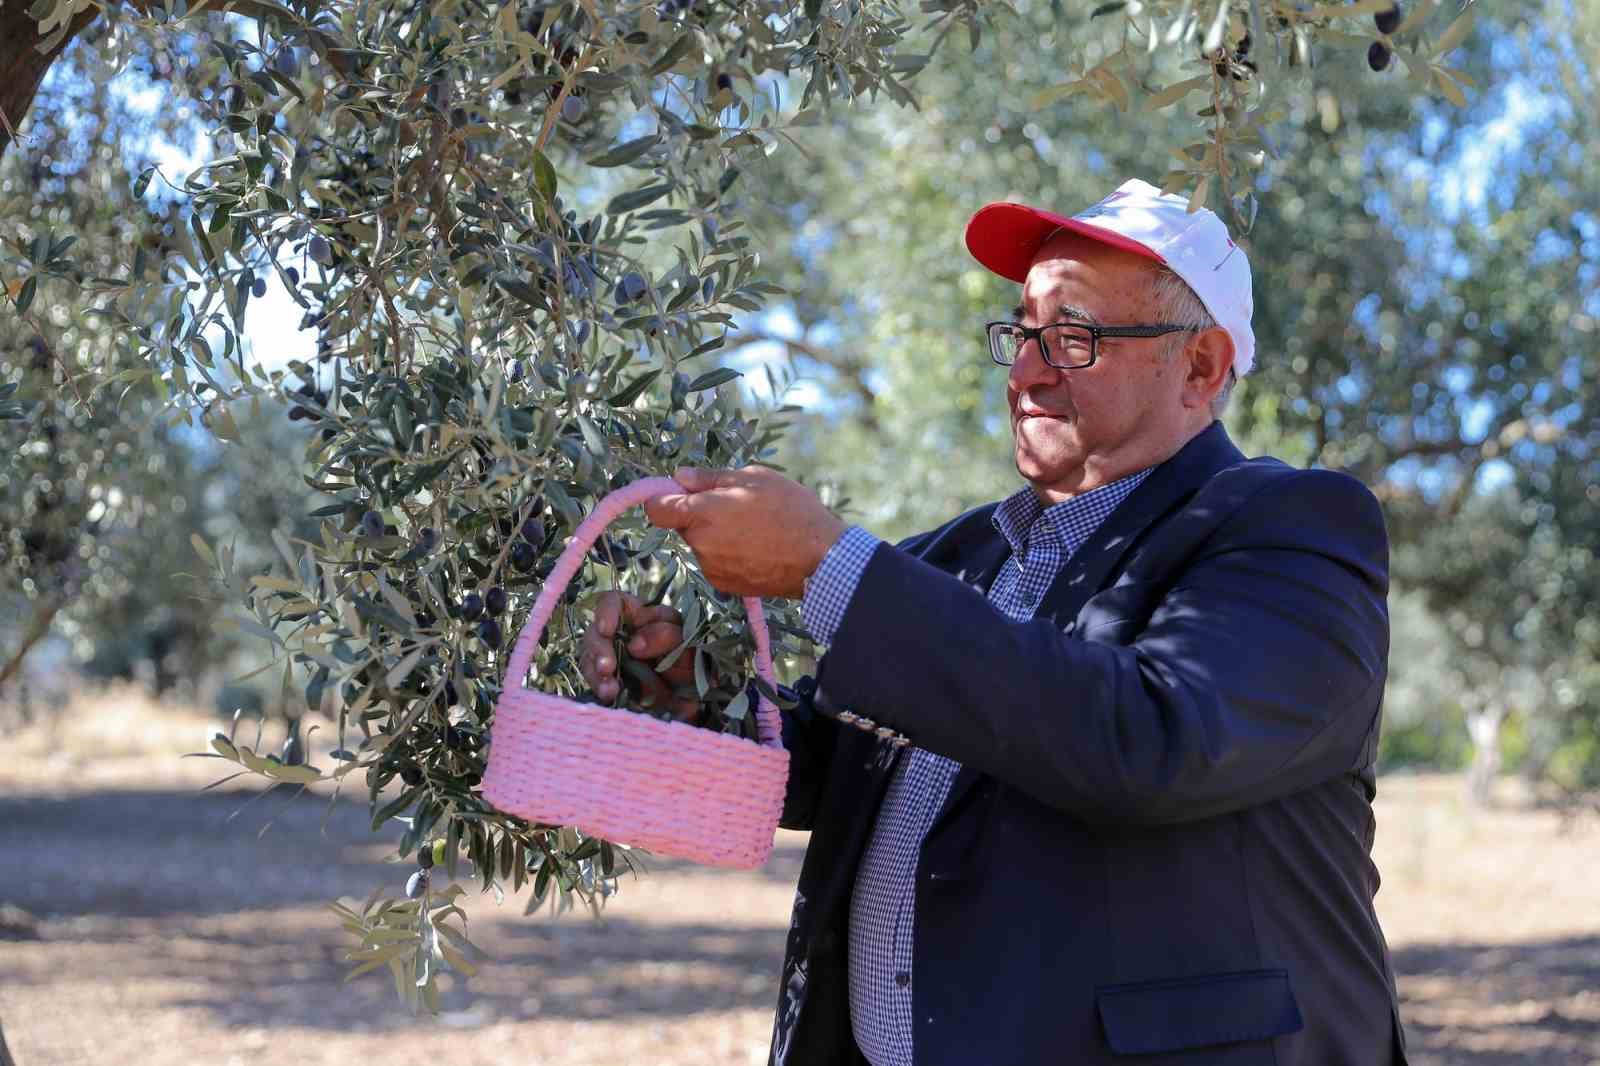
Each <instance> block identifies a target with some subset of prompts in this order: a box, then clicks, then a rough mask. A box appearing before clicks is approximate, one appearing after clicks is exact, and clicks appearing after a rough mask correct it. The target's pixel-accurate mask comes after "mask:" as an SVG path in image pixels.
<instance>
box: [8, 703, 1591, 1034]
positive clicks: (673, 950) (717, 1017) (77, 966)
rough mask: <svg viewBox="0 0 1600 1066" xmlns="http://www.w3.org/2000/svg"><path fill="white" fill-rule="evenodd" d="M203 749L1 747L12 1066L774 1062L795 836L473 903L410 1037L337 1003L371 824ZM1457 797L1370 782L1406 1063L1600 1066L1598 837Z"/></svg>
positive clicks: (146, 718)
mask: <svg viewBox="0 0 1600 1066" xmlns="http://www.w3.org/2000/svg"><path fill="white" fill-rule="evenodd" d="M63 723H65V724H63ZM210 728H211V722H210V720H209V719H208V718H206V717H205V716H202V715H197V714H183V713H173V712H171V711H170V710H163V709H157V708H152V707H150V706H149V705H148V704H144V703H142V702H141V701H140V700H138V699H136V698H133V697H121V698H116V699H112V700H109V701H103V702H102V703H100V704H99V705H98V706H97V707H96V708H95V710H94V712H93V713H92V714H85V713H74V714H71V715H65V716H62V717H61V718H59V719H58V720H57V722H56V724H54V725H49V724H47V725H40V726H34V727H31V728H29V729H26V730H23V731H21V732H18V731H16V730H15V729H10V728H7V729H0V738H3V739H0V1020H3V1022H4V1026H5V1035H6V1038H7V1040H8V1041H9V1043H10V1045H11V1050H12V1052H13V1053H14V1054H15V1056H16V1058H17V1061H18V1063H19V1066H80V1064H90V1063H119V1064H120V1063H127V1064H137V1066H169V1064H170V1066H178V1064H182V1066H191V1064H194V1066H232V1064H244V1063H250V1064H256V1063H272V1064H277V1063H284V1064H297V1066H298V1064H306V1066H315V1064H329V1066H332V1064H335V1063H337V1064H340V1066H348V1064H349V1063H352V1062H363V1061H369V1062H385V1063H397V1062H405V1061H410V1062H424V1061H435V1062H448V1063H451V1064H453V1066H513V1064H515V1066H537V1064H543V1063H561V1064H563V1066H588V1064H601V1063H604V1064H607V1066H610V1064H615V1063H659V1064H663V1066H672V1064H679V1063H696V1064H716V1066H735V1064H738V1066H743V1064H751V1063H761V1062H764V1061H765V1058H766V1048H767V1038H768V1033H769V1031H770V1026H771V1019H772V1011H773V1006H774V1003H775V1001H776V974H777V971H778V963H779V959H780V956H781V953H782V946H783V933H784V930H785V928H786V925H787V921H788V911H789V903H790V895H791V892H792V890H793V886H794V882H795V878H796V876H797V874H798V872H799V866H800V859H801V855H802V853H803V850H804V847H805V837H804V836H803V835H801V834H790V833H785V834H783V835H782V837H781V839H780V840H779V843H778V848H777V851H776V854H775V855H774V857H773V860H772V862H771V863H770V864H768V866H767V867H766V868H764V869H762V870H761V871H758V872H755V873H744V874H738V873H726V872H713V871H708V870H703V869H698V868H695V867H691V866H686V865H680V864H672V863H665V862H661V863H656V864H654V868H653V871H652V873H651V874H650V875H649V876H647V877H645V878H643V879H639V880H631V881H626V882H624V886H623V891H622V893H621V895H620V896H618V897H617V898H616V899H614V900H613V901H612V903H611V905H610V906H609V907H608V909H607V912H606V917H605V918H604V920H603V921H600V922H598V923H597V922H595V921H593V920H591V919H589V918H588V917H587V916H585V915H582V914H577V913H573V914H569V915H567V916H564V917H561V918H552V917H550V916H548V915H541V916H537V917H533V918H524V917H523V916H522V907H521V901H520V900H514V899H507V900H506V901H505V902H504V903H503V904H500V905H496V903H495V901H494V899H493V897H492V896H487V897H485V896H479V895H478V894H477V893H476V891H475V888H474V891H473V892H472V894H471V895H470V896H469V897H468V901H469V902H468V904H467V910H468V912H469V913H470V915H471V919H470V929H471V934H472V937H473V939H474V941H475V942H476V943H478V944H479V945H481V946H482V947H483V948H485V949H486V951H487V952H488V954H489V955H490V956H491V957H490V958H489V959H487V960H486V961H485V963H484V965H483V966H482V968H481V969H480V971H479V973H478V974H477V976H475V977H472V978H469V979H466V980H464V981H454V982H453V983H450V984H449V985H448V987H446V989H445V994H444V997H443V1011H442V1013H441V1014H440V1015H439V1016H438V1017H432V1018H430V1017H426V1016H424V1017H414V1016H412V1015H410V1014H409V1013H408V1012H407V1011H406V1010H405V1009H404V1008H403V1007H402V1006H401V1005H400V1004H399V1003H398V1001H397V1000H396V999H395V996H394V990H393V985H392V982H391V981H390V980H389V979H388V977H387V975H386V974H385V973H380V974H370V975H368V976H366V977H363V978H358V979H357V980H356V981H354V982H351V983H349V984H346V983H344V980H343V977H344V974H345V972H346V970H347V968H348V964H346V963H345V962H343V961H342V958H343V954H344V952H345V950H346V948H347V934H345V933H344V931H343V930H342V929H340V927H339V926H338V924H337V922H336V921H335V920H334V917H333V915H332V913H331V912H330V911H328V909H327V907H326V904H327V902H328V901H330V900H334V899H338V898H341V897H343V898H346V899H351V898H353V899H355V900H360V899H362V898H365V897H366V895H367V894H368V892H370V891H371V889H372V887H373V886H374V885H375V884H378V883H379V882H383V881H387V882H389V883H390V884H392V885H393V886H394V892H395V894H399V891H400V887H401V885H403V883H404V881H405V878H406V876H407V875H408V874H409V872H410V870H411V867H410V865H409V864H407V865H400V864H397V863H393V862H391V861H390V859H389V857H388V854H387V852H388V846H387V843H386V840H387V838H383V839H380V838H377V837H374V836H373V835H372V834H371V833H370V832H369V831H368V827H367V824H366V817H365V814H364V806H363V805H362V804H361V803H360V802H358V801H354V800H350V799H341V800H339V801H338V802H336V803H331V804H330V801H329V798H328V796H327V795H322V796H318V795H314V794H306V795H302V796H300V797H299V798H298V799H290V798H289V796H288V794H287V793H285V792H283V791H282V790H280V791H279V792H274V793H270V794H266V795H260V792H261V790H260V787H259V786H258V785H253V784H248V782H247V779H241V780H240V781H239V782H236V783H234V785H231V786H224V787H222V788H219V789H216V790H213V791H210V792H205V793H200V792H198V791H197V790H198V789H199V788H200V787H201V786H202V785H205V784H207V783H209V782H211V781H213V780H215V779H216V778H218V777H220V776H222V775H221V773H220V772H219V767H224V766H225V764H222V763H219V762H215V761H212V760H201V759H181V758H179V757H178V756H179V755H180V754H181V753H182V752H185V751H198V750H201V748H202V746H203V744H204V740H205V737H206V735H207V733H208V732H209V730H210ZM319 750H322V749H321V747H320V746H315V745H314V746H313V753H314V754H313V759H314V761H322V760H317V759H316V754H315V753H316V752H317V751H319ZM1461 796H1462V790H1461V785H1460V782H1459V781H1458V780H1456V779H1454V778H1450V777H1440V776H1400V775H1391V776H1388V777H1385V778H1384V779H1383V780H1382V781H1381V783H1380V798H1379V805H1378V818H1379V823H1378V825H1379V828H1378V845H1377V861H1378V864H1379V868H1380V869H1381V870H1382V872H1383V875H1384V885H1383V889H1382V891H1381V892H1380V894H1379V896H1378V906H1379V911H1380V914H1381V916H1382V918H1383V921H1384V926H1385V929H1386V931H1387V934H1388V937H1389V942H1390V945H1391V948H1392V949H1393V953H1394V960H1395V966H1396V969H1397V972H1398V974H1399V979H1400V988H1401V993H1402V996H1403V1000H1404V1004H1403V1016H1404V1018H1405V1021H1406V1025H1407V1032H1408V1037H1409V1041H1410V1047H1411V1052H1412V1054H1411V1061H1412V1062H1413V1063H1414V1064H1416V1066H1509V1064H1512V1063H1515V1064H1518V1066H1600V888H1597V885H1596V881H1597V879H1600V824H1596V822H1595V820H1593V819H1589V820H1579V821H1576V822H1575V823H1572V824H1568V825H1563V824H1562V822H1561V821H1560V819H1559V818H1558V817H1557V816H1556V815H1555V814H1553V813H1550V812H1547V811H1541V810H1536V809H1533V808H1532V807H1530V806H1529V805H1527V804H1526V803H1525V802H1524V801H1522V800H1521V799H1520V798H1519V797H1518V796H1517V795H1516V794H1515V792H1514V790H1513V789H1512V788H1511V787H1510V786H1509V785H1508V786H1507V787H1506V789H1505V795H1504V798H1503V800H1502V803H1501V806H1500V807H1499V809H1497V810H1494V811H1491V812H1489V813H1486V814H1479V815H1477V816H1475V817H1469V816H1468V813H1467V811H1466V810H1465V808H1464V806H1463V804H1462V800H1461ZM269 823H270V825H269ZM446 981H447V982H450V981H451V979H450V978H446Z"/></svg>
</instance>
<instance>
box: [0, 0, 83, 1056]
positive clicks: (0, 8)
mask: <svg viewBox="0 0 1600 1066" xmlns="http://www.w3.org/2000/svg"><path fill="white" fill-rule="evenodd" d="M31 6H32V5H30V4H26V3H22V2H20V0H16V2H13V3H9V4H7V3H0V156H4V155H5V154H6V149H7V148H9V147H11V140H12V137H13V136H14V135H15V133H16V131H17V127H18V126H20V125H22V119H23V116H25V115H26V114H27V113H28V109H29V108H30V107H32V106H33V98H34V95H35V94H37V93H38V91H39V83H40V82H42V81H44V76H45V73H46V72H47V71H49V69H50V64H52V63H54V62H55V61H56V58H57V57H58V56H60V55H61V53H62V52H64V51H66V49H67V45H69V44H71V43H72V41H73V39H74V38H75V37H77V36H78V34H79V33H81V32H83V28H84V27H85V26H87V25H89V23H91V22H93V21H94V20H95V19H96V18H98V17H99V15H100V8H99V6H98V5H91V6H90V7H88V8H86V9H84V10H83V11H80V12H78V14H77V16H76V17H75V18H73V20H72V22H71V24H70V25H69V27H68V29H67V33H66V36H64V37H62V38H61V40H60V41H58V42H56V46H55V47H54V48H52V49H50V51H48V52H40V51H39V49H38V48H37V47H35V46H36V45H37V44H38V43H39V22H38V20H37V19H35V18H34V17H33V16H32V15H30V14H28V8H29V7H31ZM0 1066H4V1063H3V1062H0Z"/></svg>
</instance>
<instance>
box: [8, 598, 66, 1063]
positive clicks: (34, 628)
mask: <svg viewBox="0 0 1600 1066" xmlns="http://www.w3.org/2000/svg"><path fill="white" fill-rule="evenodd" d="M61 607H62V601H61V600H59V599H50V600H46V601H45V602H44V603H42V604H40V605H39V606H37V607H35V608H34V611H33V618H32V619H31V620H30V621H29V622H28V631H27V633H25V634H24V635H23V637H22V644H21V646H20V647H18V648H17V653H16V654H15V655H13V656H12V657H11V660H10V661H9V662H7V663H5V664H4V665H0V692H3V691H5V687H6V682H7V681H10V680H11V678H12V677H13V676H14V675H15V674H17V673H18V672H19V671H21V669H22V660H23V659H25V658H27V657H28V652H30V651H32V650H33V646H34V645H35V644H37V643H39V641H40V640H42V639H43V638H44V635H45V634H46V633H48V632H50V623H51V622H52V621H54V620H55V617H56V612H57V611H59V610H61ZM0 1066H4V1063H0Z"/></svg>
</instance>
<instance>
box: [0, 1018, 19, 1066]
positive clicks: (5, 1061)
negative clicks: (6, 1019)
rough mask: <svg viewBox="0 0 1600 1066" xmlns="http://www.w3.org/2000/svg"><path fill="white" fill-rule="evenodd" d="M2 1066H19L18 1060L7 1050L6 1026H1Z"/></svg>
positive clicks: (0, 1055)
mask: <svg viewBox="0 0 1600 1066" xmlns="http://www.w3.org/2000/svg"><path fill="white" fill-rule="evenodd" d="M0 1066H17V1060H16V1059H14V1058H12V1057H11V1052H10V1051H9V1050H8V1049H7V1048H6V1029H5V1026H4V1025H0Z"/></svg>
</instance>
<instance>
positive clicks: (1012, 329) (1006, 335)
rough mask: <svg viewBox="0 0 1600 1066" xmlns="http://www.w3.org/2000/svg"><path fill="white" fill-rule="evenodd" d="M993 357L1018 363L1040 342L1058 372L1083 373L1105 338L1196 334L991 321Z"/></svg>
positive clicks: (1166, 329) (1170, 328) (1150, 328)
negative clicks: (1023, 352) (1027, 346)
mask: <svg viewBox="0 0 1600 1066" xmlns="http://www.w3.org/2000/svg"><path fill="white" fill-rule="evenodd" d="M984 329H985V331H986V332H987V333H988V335H989V354H990V355H992V356H994V361H995V362H997V363H999V364H1000V365H1001V366H1010V365H1011V364H1012V363H1015V362H1016V361H1017V353H1018V352H1020V351H1021V350H1022V346H1023V345H1024V344H1027V343H1028V342H1029V341H1038V342H1039V351H1040V352H1041V353H1042V354H1043V355H1044V361H1045V362H1046V363H1049V364H1050V365H1051V366H1053V367H1055V368H1056V369H1057V370H1082V369H1083V368H1084V367H1088V366H1093V365H1094V363H1095V360H1096V359H1098V358H1099V357H1100V338H1101V337H1161V336H1165V335H1166V334H1168V333H1184V332H1194V330H1195V327H1194V326H1090V325H1086V324H1083V323H1079V322H1059V323H1055V324H1052V325H1049V326H1024V325H1022V324H1021V323H1018V322H990V323H989V324H988V325H987V326H985V327H984Z"/></svg>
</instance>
